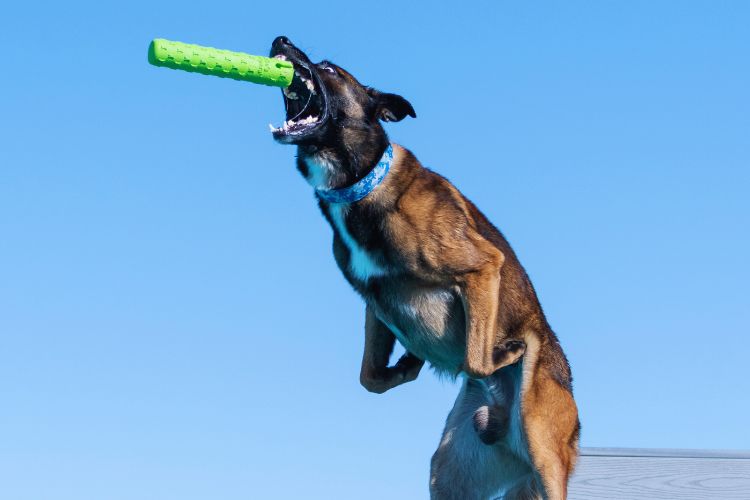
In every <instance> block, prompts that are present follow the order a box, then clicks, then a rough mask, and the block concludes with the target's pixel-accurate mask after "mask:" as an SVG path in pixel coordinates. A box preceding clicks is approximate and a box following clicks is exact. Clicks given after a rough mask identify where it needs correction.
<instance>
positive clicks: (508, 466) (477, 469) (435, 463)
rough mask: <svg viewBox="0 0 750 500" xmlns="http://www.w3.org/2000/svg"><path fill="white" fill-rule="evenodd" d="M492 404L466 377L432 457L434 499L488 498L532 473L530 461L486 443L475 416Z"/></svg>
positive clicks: (474, 381) (469, 499)
mask: <svg viewBox="0 0 750 500" xmlns="http://www.w3.org/2000/svg"><path fill="white" fill-rule="evenodd" d="M489 403H491V402H490V401H488V400H487V398H486V393H485V391H484V389H483V388H482V386H481V384H480V383H479V382H477V381H476V380H466V381H464V385H463V387H462V388H461V392H460V393H459V395H458V398H457V399H456V403H455V405H454V406H453V410H451V412H450V414H449V415H448V419H447V421H446V424H445V430H444V431H443V436H442V439H441V440H440V445H439V446H438V449H437V451H436V452H435V454H434V455H433V457H432V467H431V471H430V498H431V499H432V500H488V499H490V498H496V496H497V494H498V492H499V491H502V490H503V489H507V488H509V487H511V486H513V485H514V484H515V483H516V482H517V480H518V478H519V477H523V476H525V475H526V474H528V473H530V472H531V469H530V468H529V467H528V465H527V464H525V463H523V462H521V461H519V460H518V459H517V458H516V457H514V456H512V455H510V454H507V453H503V452H502V451H501V450H500V448H499V447H498V446H497V445H494V446H490V445H487V444H485V443H483V442H482V440H481V439H480V437H479V435H478V434H477V430H476V429H475V415H476V414H477V413H478V410H479V413H481V412H482V410H480V409H481V408H486V407H487V405H488V404H489Z"/></svg>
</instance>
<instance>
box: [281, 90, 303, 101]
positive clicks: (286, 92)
mask: <svg viewBox="0 0 750 500" xmlns="http://www.w3.org/2000/svg"><path fill="white" fill-rule="evenodd" d="M284 95H285V96H286V98H287V99H291V100H293V101H296V100H297V99H299V96H297V93H296V92H292V91H291V90H289V89H284Z"/></svg>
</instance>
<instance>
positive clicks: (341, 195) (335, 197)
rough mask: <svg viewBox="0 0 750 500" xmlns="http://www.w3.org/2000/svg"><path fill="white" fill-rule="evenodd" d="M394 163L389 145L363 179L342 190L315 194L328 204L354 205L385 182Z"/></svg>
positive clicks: (317, 191) (319, 191) (329, 190)
mask: <svg viewBox="0 0 750 500" xmlns="http://www.w3.org/2000/svg"><path fill="white" fill-rule="evenodd" d="M392 162H393V146H391V145H390V144H388V147H387V148H385V153H383V157H382V158H380V161H379V162H378V164H377V165H375V167H374V168H373V169H372V170H370V172H369V173H368V174H367V175H365V176H364V177H363V178H362V179H360V180H359V181H357V182H355V183H354V184H352V185H351V186H348V187H345V188H341V189H316V190H315V193H316V194H317V195H318V196H320V198H321V199H323V200H324V201H327V202H328V203H354V202H355V201H359V200H361V199H362V198H364V197H365V196H367V195H368V194H370V193H372V191H373V190H374V189H375V188H376V187H378V186H379V185H380V183H381V182H383V179H385V176H386V174H387V173H388V170H390V168H391V163H392Z"/></svg>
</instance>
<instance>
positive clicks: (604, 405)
mask: <svg viewBox="0 0 750 500" xmlns="http://www.w3.org/2000/svg"><path fill="white" fill-rule="evenodd" d="M187 3H188V2H183V3H180V2H173V1H166V0H165V1H160V2H141V1H133V2H127V3H121V4H120V5H119V6H117V7H114V6H113V7H110V6H108V5H106V4H107V2H91V3H85V4H84V3H81V2H74V3H72V4H71V3H69V2H58V3H56V4H53V5H49V4H47V3H35V2H32V3H26V4H24V6H23V7H19V5H20V4H19V3H16V4H14V5H13V6H10V5H9V6H6V7H5V8H4V14H3V16H2V19H1V20H0V42H2V44H3V47H4V50H3V59H4V62H3V69H2V72H1V73H0V90H1V92H0V111H1V112H0V145H1V146H0V148H1V151H2V153H1V154H2V156H1V157H0V158H1V159H0V398H1V402H0V443H2V444H1V445H0V497H2V498H4V499H9V500H11V499H12V500H27V499H28V500H47V499H54V500H102V499H106V500H121V499H122V500H125V499H127V500H132V499H138V500H147V499H154V500H157V499H158V500H171V499H174V500H193V499H196V500H197V499H206V498H220V499H222V500H232V499H248V498H274V499H297V498H306V499H331V498H358V499H365V500H367V499H381V498H388V497H390V498H426V496H427V479H428V467H429V458H430V456H431V454H432V452H433V450H434V448H435V447H436V445H437V441H438V438H439V435H440V431H441V429H442V425H443V422H444V419H445V417H446V415H447V414H448V411H449V410H450V408H451V405H452V403H453V400H454V398H455V395H456V393H457V391H458V386H457V385H455V384H453V383H450V382H445V381H440V380H438V379H436V378H435V376H434V375H433V374H432V373H431V372H429V371H425V372H423V374H422V375H421V376H420V378H419V379H418V380H417V381H416V382H414V383H412V384H409V385H407V386H403V387H401V388H398V389H396V390H394V391H393V392H390V393H388V394H385V395H381V396H378V395H373V394H369V393H367V392H366V391H365V390H364V389H362V388H361V387H360V386H359V382H358V373H359V371H358V370H359V361H360V356H361V350H362V344H363V312H364V309H363V305H362V304H361V302H360V300H359V299H358V298H357V297H356V296H355V295H354V293H353V292H352V291H350V289H349V287H348V286H347V285H346V284H345V282H344V280H343V278H342V277H341V276H340V274H339V271H338V270H337V268H336V267H335V264H334V261H333V258H332V256H331V252H330V246H331V244H330V240H331V230H330V228H329V227H328V226H327V225H326V223H325V222H324V220H323V218H322V217H321V216H320V215H319V213H318V210H317V208H316V206H315V203H314V201H313V197H312V193H311V192H310V189H309V187H308V186H307V184H306V183H305V182H304V181H303V180H302V179H301V178H300V177H299V175H298V174H297V172H296V171H295V169H294V163H293V156H294V150H293V149H292V148H290V147H285V146H281V145H277V144H275V143H274V142H273V141H272V139H271V136H270V134H269V133H268V130H267V123H268V122H269V121H274V122H277V123H278V122H279V121H280V120H281V118H282V102H281V98H280V95H279V92H278V90H276V89H270V88H264V87H256V86H253V85H250V84H242V83H238V82H233V81H228V80H219V79H216V78H209V77H203V76H200V75H193V74H187V73H181V72H175V71H169V70H165V69H160V68H153V67H151V66H149V65H148V64H147V63H146V47H147V45H148V42H149V40H150V39H151V38H153V37H165V38H171V39H177V40H182V41H188V42H194V43H200V44H205V45H212V46H216V47H222V48H228V49H235V50H244V51H247V52H255V53H261V54H264V53H266V52H267V50H268V48H269V44H270V43H271V41H272V39H273V38H274V37H275V36H276V35H279V34H286V35H288V36H289V37H291V39H292V40H293V41H295V42H296V43H298V44H299V45H300V46H301V47H303V48H304V49H306V50H308V51H309V53H310V54H311V56H312V57H313V58H315V59H323V58H328V59H331V60H333V61H335V62H336V63H338V64H340V65H342V66H343V67H345V68H347V69H349V70H350V71H351V72H353V73H354V74H355V75H357V76H358V77H359V78H360V79H361V80H362V81H363V82H366V83H368V84H370V85H373V86H375V87H378V88H380V89H382V90H386V91H391V92H398V93H401V94H402V95H404V96H405V97H406V98H407V99H409V100H410V101H411V102H412V104H413V105H414V107H415V109H416V111H417V114H418V116H419V118H417V119H416V120H410V119H407V120H405V121H404V122H402V123H398V124H392V125H389V126H388V131H389V133H390V134H391V138H392V140H393V141H395V142H398V143H401V144H403V145H405V146H407V147H408V148H410V149H411V150H412V151H414V152H415V153H416V155H417V156H418V157H419V158H420V159H421V160H422V161H423V163H425V164H426V165H428V166H430V167H432V168H434V169H435V170H437V171H439V172H441V173H442V174H444V175H446V176H447V177H448V178H449V179H451V180H452V181H453V182H454V183H455V184H456V185H457V186H458V187H459V188H460V189H462V190H463V192H464V193H465V194H466V195H467V196H469V197H470V198H471V199H473V200H474V201H475V202H476V203H477V205H478V206H479V207H480V208H481V209H482V210H484V211H485V213H486V214H487V215H488V216H489V217H490V219H491V220H492V221H494V222H495V223H496V224H497V225H498V226H499V227H500V228H501V229H502V230H503V231H504V233H505V235H506V236H507V237H508V239H509V240H510V242H511V244H512V245H513V246H514V248H515V249H516V251H517V253H518V255H519V257H520V259H521V261H522V263H523V264H524V265H525V266H526V268H527V270H528V272H529V274H530V276H531V278H532V280H533V282H534V284H535V286H536V288H537V290H538V292H539V295H540V298H541V300H542V303H543V306H544V307H545V310H546V311H547V314H548V316H549V320H550V323H551V324H552V326H553V328H554V329H555V330H556V331H557V333H558V335H559V336H560V339H561V341H562V344H563V347H564V348H565V350H566V352H567V354H568V356H569V358H570V361H571V364H572V367H573V373H574V376H575V391H576V392H575V394H576V397H577V400H578V404H579V406H580V410H581V419H582V422H583V434H582V442H583V444H584V445H585V446H644V447H684V448H687V447H696V448H704V447H705V448H750V433H748V431H747V419H748V417H747V415H748V414H749V413H750V401H749V399H750V397H749V396H748V394H749V393H750V383H749V382H748V373H747V362H748V359H749V354H750V337H749V334H750V327H749V326H748V325H749V324H750V293H748V283H749V282H750V266H749V265H748V255H750V231H749V229H750V227H749V226H750V224H749V223H748V221H749V220H750V217H749V216H750V201H749V197H748V189H749V188H750V174H749V167H750V92H749V89H750V65H749V64H748V54H750V31H748V25H750V4H748V2H744V1H734V2H732V1H702V2H698V1H684V0H680V1H671V2H670V1H663V2H652V1H634V0H630V1H622V2H593V1H589V2H581V1H565V2H563V1H556V2H521V1H518V2H484V3H481V2H474V3H471V5H472V7H470V8H469V7H466V6H465V4H464V5H459V3H458V2H455V3H452V4H440V3H429V4H426V3H425V4H423V5H417V2H376V3H372V2H368V3H364V2H337V3H329V4H324V3H316V2H294V1H285V2H266V3H260V2H237V3H227V2H221V1H218V2H209V3H204V4H198V3H193V4H192V7H185V5H186V4H187ZM532 4H533V5H532ZM45 53H55V54H56V56H57V57H56V59H54V60H47V61H44V62H42V61H41V56H42V55H43V54H45ZM465 68H471V69H470V70H465Z"/></svg>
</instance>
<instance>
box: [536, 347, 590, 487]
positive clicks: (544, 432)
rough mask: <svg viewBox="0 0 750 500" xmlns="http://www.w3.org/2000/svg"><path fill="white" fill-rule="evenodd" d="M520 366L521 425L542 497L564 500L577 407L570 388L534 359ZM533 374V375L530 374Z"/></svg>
mask: <svg viewBox="0 0 750 500" xmlns="http://www.w3.org/2000/svg"><path fill="white" fill-rule="evenodd" d="M527 361H530V362H529V363H527V364H525V365H524V367H523V368H524V375H523V376H524V381H523V385H524V391H523V396H522V398H523V404H522V414H523V425H524V431H525V433H526V439H527V442H528V447H529V456H530V459H531V461H532V463H533V465H534V468H535V469H536V472H537V473H538V475H539V477H540V479H541V482H542V485H543V486H544V493H545V496H544V498H545V499H546V500H565V499H566V498H567V488H568V479H569V477H570V475H571V474H572V472H573V468H574V466H575V462H576V459H577V456H578V432H579V428H580V426H579V423H578V410H577V409H576V405H575V402H574V401H573V395H572V394H571V392H570V390H569V389H567V388H565V387H563V385H561V384H560V382H559V381H558V380H556V379H555V377H554V376H553V375H552V374H551V373H549V372H548V371H547V369H546V368H545V366H546V364H545V363H539V364H537V365H536V370H534V364H536V363H535V362H536V359H534V360H527ZM532 373H533V375H531V374H532Z"/></svg>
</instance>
